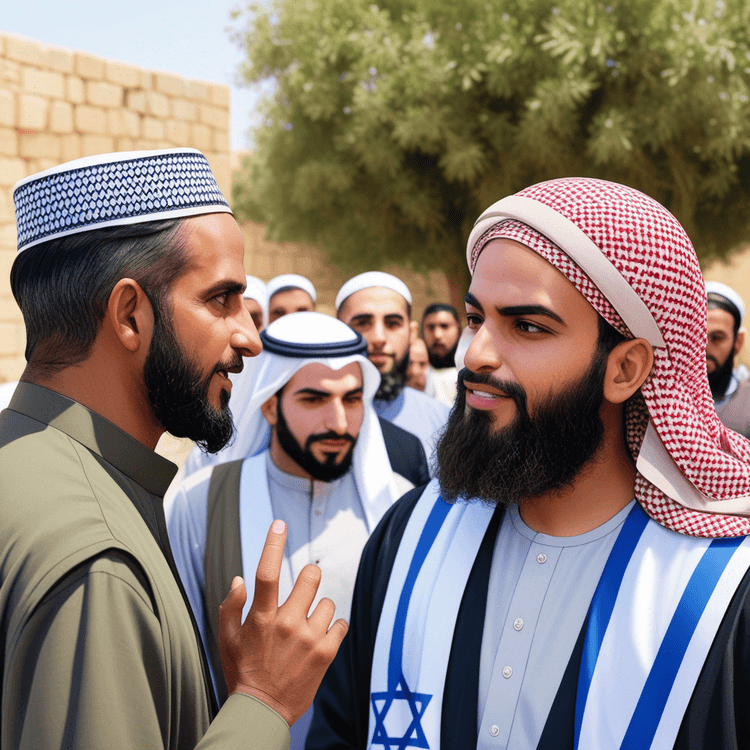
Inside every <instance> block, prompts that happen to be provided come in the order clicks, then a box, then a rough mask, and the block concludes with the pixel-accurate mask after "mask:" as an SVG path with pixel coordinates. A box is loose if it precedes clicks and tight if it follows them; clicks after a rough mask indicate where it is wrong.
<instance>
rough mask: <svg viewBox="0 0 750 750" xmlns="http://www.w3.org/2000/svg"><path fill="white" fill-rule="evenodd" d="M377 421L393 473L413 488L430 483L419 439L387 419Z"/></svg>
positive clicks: (380, 418)
mask: <svg viewBox="0 0 750 750" xmlns="http://www.w3.org/2000/svg"><path fill="white" fill-rule="evenodd" d="M378 419H379V420H380V429H381V430H382V432H383V440H385V449H386V451H388V460H389V461H390V462H391V468H392V469H393V471H395V472H396V474H400V475H401V476H402V477H404V478H405V479H408V480H409V481H410V482H411V483H412V484H413V485H414V486H415V487H421V486H422V485H423V484H427V482H429V481H430V473H429V471H428V469H427V457H426V456H425V453H424V448H423V447H422V442H421V441H420V439H419V438H418V437H417V436H416V435H414V434H413V433H411V432H408V431H407V430H404V429H403V428H402V427H398V426H397V425H395V424H393V422H389V421H388V420H387V419H383V418H382V417H378Z"/></svg>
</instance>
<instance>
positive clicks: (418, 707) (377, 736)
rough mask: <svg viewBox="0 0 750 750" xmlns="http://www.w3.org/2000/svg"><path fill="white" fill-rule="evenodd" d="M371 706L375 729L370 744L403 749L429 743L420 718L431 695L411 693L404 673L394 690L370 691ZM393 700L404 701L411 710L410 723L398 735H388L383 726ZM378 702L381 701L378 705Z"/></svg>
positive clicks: (388, 748)
mask: <svg viewBox="0 0 750 750" xmlns="http://www.w3.org/2000/svg"><path fill="white" fill-rule="evenodd" d="M370 699H371V700H372V708H373V711H374V712H375V731H374V732H373V734H372V742H371V744H372V745H382V746H383V747H384V748H385V750H405V748H407V747H425V748H429V747H430V745H429V743H428V742H427V738H426V737H425V734H424V730H423V729H422V722H421V719H422V717H423V716H424V712H425V710H426V709H427V706H428V704H429V702H430V700H432V696H431V695H428V694H427V693H413V692H412V691H411V690H409V686H408V685H407V684H406V679H405V677H404V675H403V674H402V675H401V679H400V680H399V682H398V686H397V687H396V688H395V689H394V690H390V691H388V692H385V693H372V695H371V696H370ZM394 701H406V703H407V704H408V706H409V709H410V710H411V723H410V724H409V726H408V727H407V728H406V731H405V732H404V734H403V735H402V736H400V737H398V736H395V737H390V736H389V735H388V731H387V729H386V726H385V719H386V715H387V714H388V711H389V710H390V708H391V706H392V705H393V703H394ZM378 703H381V705H380V707H379V706H378Z"/></svg>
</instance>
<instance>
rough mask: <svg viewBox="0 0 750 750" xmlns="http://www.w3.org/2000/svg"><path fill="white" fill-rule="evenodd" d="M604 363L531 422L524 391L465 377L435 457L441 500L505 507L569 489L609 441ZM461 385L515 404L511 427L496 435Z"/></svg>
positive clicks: (464, 373)
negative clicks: (489, 389) (485, 389)
mask: <svg viewBox="0 0 750 750" xmlns="http://www.w3.org/2000/svg"><path fill="white" fill-rule="evenodd" d="M606 363H607V357H606V354H603V353H599V352H597V354H596V355H595V358H594V360H593V361H592V364H591V366H590V367H589V370H588V372H587V373H586V375H585V376H584V378H583V379H582V380H581V381H580V382H578V383H576V384H575V385H573V386H569V387H568V388H566V389H565V390H563V391H562V392H561V393H559V394H555V395H553V396H550V397H548V398H547V399H545V400H544V401H543V402H542V403H540V404H539V406H538V407H537V408H536V409H535V413H534V416H533V417H532V416H530V415H529V412H528V408H527V403H526V392H525V390H524V389H523V388H522V387H521V386H520V385H518V384H516V383H506V382H502V381H499V380H496V379H495V378H493V377H492V376H491V375H487V374H481V373H474V372H470V371H469V370H467V369H465V368H464V369H463V370H461V372H460V373H459V374H458V394H457V397H456V403H455V405H454V406H453V409H452V410H451V413H450V417H449V419H448V424H447V426H446V429H445V431H444V433H443V435H442V436H441V438H440V441H439V442H438V445H437V449H436V456H437V467H436V469H437V476H438V479H439V481H440V487H441V489H442V493H443V498H444V499H445V500H448V501H455V500H457V499H458V498H465V499H472V498H476V499H477V500H480V501H484V502H487V503H500V504H503V505H506V506H508V505H511V504H517V503H520V502H521V501H522V500H524V499H526V498H531V497H537V496H539V495H542V494H544V493H546V492H553V491H556V490H561V489H563V488H564V487H567V486H570V485H572V483H573V481H574V479H575V478H576V476H577V475H578V473H579V472H580V471H581V469H582V468H583V467H584V466H585V465H586V464H587V463H588V462H589V461H591V460H592V458H593V457H594V456H595V455H596V452H597V451H598V449H599V446H600V445H601V441H602V438H603V436H604V427H603V425H602V422H601V419H600V418H599V408H600V406H601V403H602V398H603V390H602V383H603V378H604V371H605V367H606ZM464 377H466V378H467V379H468V380H469V381H470V382H472V383H476V384H477V385H482V384H484V385H492V386H494V387H495V388H497V389H498V390H500V391H501V392H503V393H505V394H506V395H508V396H510V397H511V398H513V400H514V401H515V404H516V417H515V419H514V420H513V422H512V423H511V424H509V425H508V426H507V427H504V428H502V429H500V430H494V429H493V417H492V415H491V414H488V413H487V412H483V411H477V410H475V409H471V408H468V407H467V406H466V387H465V386H464V385H463V378H464Z"/></svg>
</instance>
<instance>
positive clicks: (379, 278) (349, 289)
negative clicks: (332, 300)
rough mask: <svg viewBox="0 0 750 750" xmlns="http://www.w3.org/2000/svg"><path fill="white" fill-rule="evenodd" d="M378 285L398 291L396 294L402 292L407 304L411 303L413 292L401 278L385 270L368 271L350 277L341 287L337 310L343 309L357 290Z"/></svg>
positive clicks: (337, 297)
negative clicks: (342, 306) (347, 300)
mask: <svg viewBox="0 0 750 750" xmlns="http://www.w3.org/2000/svg"><path fill="white" fill-rule="evenodd" d="M376 286H380V287H384V288H385V289H390V290H391V291H392V292H396V294H400V295H401V296H402V297H403V298H404V299H405V300H406V302H407V304H409V305H411V292H410V291H409V287H408V286H406V284H404V282H403V281H401V279H399V278H397V277H396V276H393V275H392V274H390V273H384V272H383V271H366V272H365V273H361V274H359V275H358V276H355V277H354V278H352V279H349V281H347V282H346V283H345V284H344V286H342V287H341V289H339V293H338V294H337V295H336V312H338V311H339V310H340V309H341V305H343V304H344V302H345V300H346V299H348V298H349V297H351V296H352V294H354V293H355V292H360V291H362V289H371V288H372V287H376Z"/></svg>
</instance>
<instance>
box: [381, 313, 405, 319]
mask: <svg viewBox="0 0 750 750" xmlns="http://www.w3.org/2000/svg"><path fill="white" fill-rule="evenodd" d="M384 317H385V319H386V320H392V319H393V318H397V319H398V320H406V316H405V315H402V314H401V313H386V314H385V316H384Z"/></svg>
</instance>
